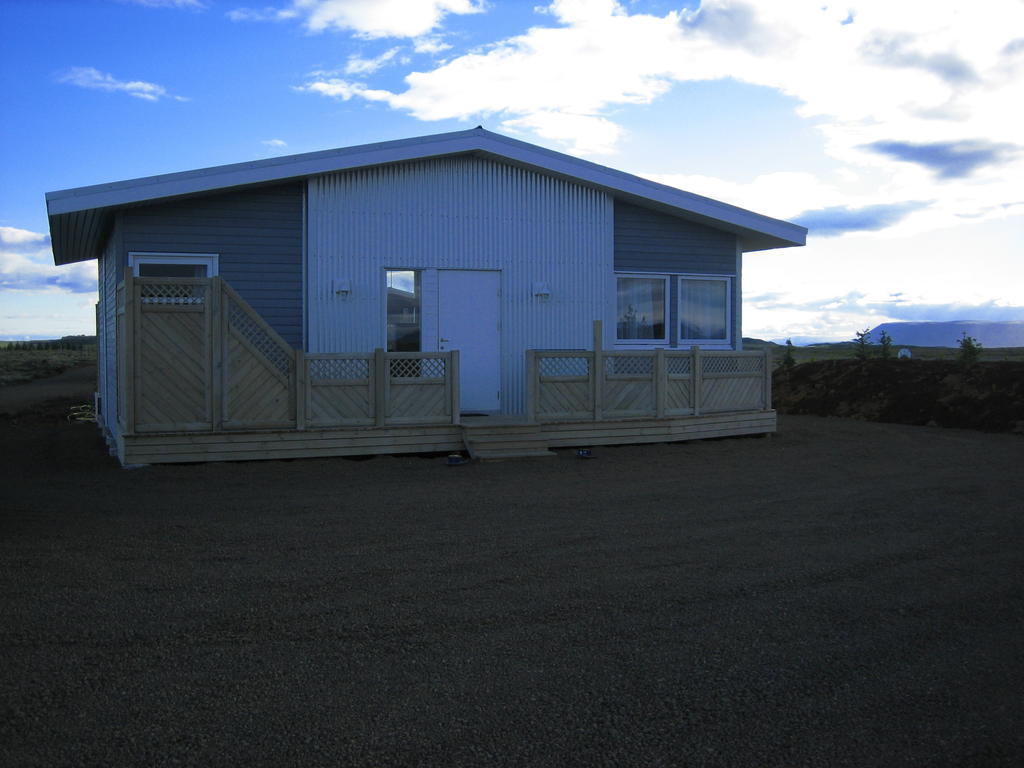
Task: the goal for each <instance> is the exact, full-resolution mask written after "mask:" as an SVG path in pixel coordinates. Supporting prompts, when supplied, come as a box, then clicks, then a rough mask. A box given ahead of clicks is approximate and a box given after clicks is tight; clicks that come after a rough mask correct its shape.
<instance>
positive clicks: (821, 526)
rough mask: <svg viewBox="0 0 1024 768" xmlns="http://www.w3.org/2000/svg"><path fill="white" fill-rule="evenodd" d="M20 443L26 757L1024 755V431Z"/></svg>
mask: <svg viewBox="0 0 1024 768" xmlns="http://www.w3.org/2000/svg"><path fill="white" fill-rule="evenodd" d="M55 413H56V415H54V414H55ZM0 447H2V450H3V455H4V457H5V469H6V474H7V476H6V478H5V479H4V480H3V482H2V483H0V510H2V512H0V590H2V595H3V604H2V609H3V614H2V615H3V619H2V626H0V654H2V658H3V661H2V663H0V703H2V708H3V709H2V712H0V758H2V759H0V762H3V763H4V764H5V765H11V766H30V765H39V766H55V765H197V766H198V765H202V766H208V765H221V764H243V765H254V766H255V765H268V766H270V765H274V766H280V765H301V766H312V765H332V766H333V765H357V766H359V765H367V766H369V765H372V766H388V765H445V766H458V765H466V766H484V765H487V766H489V765H508V766H535V765H536V766H547V765H550V766H565V765H581V766H595V765H608V766H632V765H636V766H659V765H686V766H918V765H919V766H998V765H1006V766H1010V765H1013V766H1017V765H1021V764H1022V762H1024V731H1022V729H1021V723H1022V722H1024V704H1022V697H1021V691H1022V690H1024V641H1022V628H1024V621H1022V619H1024V591H1022V574H1024V547H1022V544H1024V542H1022V531H1021V513H1022V506H1024V504H1022V499H1024V473H1022V471H1021V470H1022V467H1024V439H1022V438H1021V437H1019V436H1015V435H991V434H983V433H978V432H969V431H959V430H945V429H937V428H923V427H907V426H899V425H889V424H868V423H860V422H854V421H847V420H840V419H823V418H818V417H813V416H788V417H782V419H781V421H780V433H779V434H778V435H777V436H775V437H774V438H771V439H766V438H747V439H730V440H714V441H704V442H699V443H688V444H677V445H666V446H633V447H622V448H602V449H600V450H595V458H593V459H590V460H583V459H579V458H577V457H576V456H575V455H574V454H573V453H572V452H569V451H565V452H560V453H559V455H558V457H557V458H553V459H533V460H519V461H506V462H500V463H488V464H468V465H464V466H458V467H447V466H445V465H444V462H443V460H442V459H439V458H429V459H428V458H395V457H380V458H375V459H370V460H365V461H353V460H347V459H331V460H327V459H325V460H303V461H292V462H277V461H275V462H251V463H235V464H207V465H191V466H177V465H175V466H162V467H148V468H142V469H135V470H123V469H120V468H118V467H117V465H116V464H115V462H114V461H113V460H112V459H110V458H109V457H108V456H107V455H106V454H105V451H104V450H103V448H102V446H101V445H100V443H99V440H98V438H97V437H96V435H95V430H94V428H93V426H92V425H83V424H68V423H67V422H66V421H63V420H62V419H61V418H60V416H59V412H57V411H55V410H54V408H53V407H50V408H42V409H37V410H36V412H35V413H33V414H28V415H23V416H21V417H19V418H18V419H16V420H10V419H8V420H6V421H0Z"/></svg>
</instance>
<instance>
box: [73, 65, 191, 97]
mask: <svg viewBox="0 0 1024 768" xmlns="http://www.w3.org/2000/svg"><path fill="white" fill-rule="evenodd" d="M57 82H60V83H68V84H69V85H77V86H78V87H80V88H92V89H96V90H100V91H115V92H116V91H120V92H122V93H127V94H128V95H129V96H134V97H135V98H137V99H143V100H145V101H159V100H160V99H165V98H169V99H174V100H175V101H188V98H187V97H185V96H173V95H171V94H169V93H168V92H167V89H166V88H164V87H163V86H162V85H157V84H156V83H147V82H146V81H144V80H118V79H117V78H116V77H114V76H113V75H110V74H107V73H106V72H100V71H99V70H98V69H96V68H95V67H71V68H70V69H68V70H66V71H65V72H63V73H62V74H61V75H59V76H58V77H57Z"/></svg>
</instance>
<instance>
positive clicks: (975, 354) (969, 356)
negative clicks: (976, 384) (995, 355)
mask: <svg viewBox="0 0 1024 768" xmlns="http://www.w3.org/2000/svg"><path fill="white" fill-rule="evenodd" d="M957 344H959V345H960V351H959V352H957V354H956V359H957V361H958V362H959V363H960V365H962V366H963V367H964V368H970V367H971V366H972V365H974V364H975V363H976V362H978V360H979V358H981V342H980V341H978V340H977V339H976V338H974V337H973V336H968V335H967V332H966V331H964V332H963V333H962V334H961V336H960V339H959V340H958V341H957Z"/></svg>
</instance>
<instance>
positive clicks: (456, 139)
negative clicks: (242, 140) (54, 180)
mask: <svg viewBox="0 0 1024 768" xmlns="http://www.w3.org/2000/svg"><path fill="white" fill-rule="evenodd" d="M467 153H472V154H481V155H485V156H492V157H496V158H500V159H502V160H504V161H507V162H513V163H515V164H518V165H522V166H525V167H530V168H534V169H537V170H538V171H541V172H544V173H547V174H551V175H555V176H560V177H563V178H567V179H571V180H574V181H576V182H577V183H584V184H587V185H590V186H594V187H598V188H600V189H604V190H606V191H608V192H610V193H611V194H613V195H615V196H616V197H621V198H623V199H628V200H631V201H633V202H637V203H639V204H642V205H648V206H651V207H655V208H659V209H662V210H666V211H667V212H669V213H672V214H674V215H678V216H681V217H683V218H687V219H690V220H693V221H698V222H703V223H706V224H709V225H712V226H716V227H719V228H723V229H726V230H728V231H732V232H735V233H736V234H737V236H738V237H739V241H740V244H741V245H740V247H741V248H742V249H743V250H745V251H756V250H766V249H770V248H787V247H791V246H799V245H804V243H805V242H806V234H807V230H806V229H804V228H803V227H800V226H798V225H796V224H792V223H790V222H787V221H781V220H779V219H772V218H770V217H767V216H762V215H761V214H758V213H754V212H753V211H748V210H745V209H743V208H738V207H736V206H732V205H729V204H727V203H722V202H719V201H717V200H712V199H711V198H707V197H702V196H700V195H695V194H693V193H690V192H685V191H683V190H680V189H675V188H674V187H668V186H665V185H663V184H659V183H657V182H653V181H650V180H648V179H643V178H641V177H639V176H634V175H632V174H628V173H625V172H624V171H618V170H615V169H613V168H608V167H606V166H602V165H598V164H597V163H592V162H590V161H588V160H581V159H580V158H576V157H572V156H570V155H566V154H563V153H560V152H555V151H553V150H549V149H545V148H543V147H538V146H536V145H533V144H529V143H527V142H524V141H520V140H518V139H512V138H509V137H507V136H501V135H499V134H495V133H491V132H490V131H485V130H484V129H482V128H474V129H471V130H467V131H455V132H452V133H443V134H437V135H434V136H423V137H417V138H413V139H400V140H397V141H387V142H381V143H377V144H364V145H361V146H356V147H348V148H342V149H331V150H324V151H320V152H310V153H306V154H301V155H291V156H287V157H278V158H271V159H267V160H255V161H250V162H246V163H235V164H232V165H223V166H215V167H212V168H201V169H197V170H193V171H183V172H180V173H170V174H162V175H159V176H148V177H144V178H139V179H131V180H127V181H118V182H112V183H108V184H97V185H93V186H88V187H78V188H74V189H64V190H57V191H54V192H48V193H47V194H46V206H47V210H48V212H49V217H50V230H51V235H53V237H52V239H53V244H54V262H55V263H57V264H69V263H72V262H75V261H84V260H87V259H91V258H95V257H96V254H95V253H92V252H93V251H96V250H98V249H99V248H100V247H101V245H102V244H101V243H100V242H98V241H97V240H96V239H90V238H88V236H87V235H86V233H87V232H88V233H91V234H92V235H93V237H97V236H98V235H99V234H100V230H101V229H102V227H100V226H97V225H96V224H95V222H93V223H92V224H91V225H89V226H87V225H88V224H90V222H89V221H88V220H89V219H91V218H96V219H97V220H106V219H108V218H109V214H110V212H111V211H112V210H115V209H117V208H121V207H125V206H129V205H139V204H145V203H151V202H156V201H158V200H168V199H173V198H179V197H185V196H192V195H200V194H204V193H211V192H216V191H219V190H226V189H232V188H238V187H246V186H254V185H259V184H269V183H286V182H288V181H297V180H301V179H306V178H309V177H312V176H317V175H320V174H324V173H332V172H338V171H346V170H353V169H357V168H365V167H369V166H378V165H388V164H392V163H400V162H409V161H415V160H424V159H433V158H439V157H445V156H449V155H458V154H467ZM65 225H68V226H71V227H73V229H74V231H75V232H76V233H77V234H79V235H82V236H86V241H85V242H83V241H82V240H80V239H78V238H74V237H72V238H71V239H70V240H69V239H67V238H64V237H60V238H58V237H57V236H56V234H57V232H56V230H62V229H63V228H64V226H65ZM58 241H59V243H58ZM88 254H91V255H88Z"/></svg>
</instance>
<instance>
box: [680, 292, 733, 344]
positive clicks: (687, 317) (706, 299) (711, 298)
mask: <svg viewBox="0 0 1024 768" xmlns="http://www.w3.org/2000/svg"><path fill="white" fill-rule="evenodd" d="M678 299H679V343H680V344H682V343H685V342H718V343H721V344H728V343H729V341H730V335H731V334H730V327H729V326H730V322H729V316H730V312H729V280H728V278H721V277H714V278H701V277H681V278H679V297H678Z"/></svg>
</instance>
